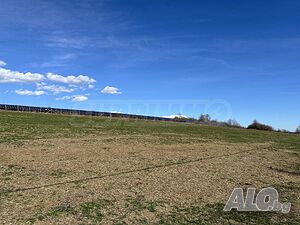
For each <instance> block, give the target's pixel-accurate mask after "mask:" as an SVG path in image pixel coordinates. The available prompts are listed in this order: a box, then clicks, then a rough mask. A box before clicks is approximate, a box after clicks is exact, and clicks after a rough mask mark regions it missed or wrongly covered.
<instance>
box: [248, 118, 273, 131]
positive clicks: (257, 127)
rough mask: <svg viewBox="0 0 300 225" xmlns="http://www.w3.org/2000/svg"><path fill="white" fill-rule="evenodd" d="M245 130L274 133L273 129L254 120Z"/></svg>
mask: <svg viewBox="0 0 300 225" xmlns="http://www.w3.org/2000/svg"><path fill="white" fill-rule="evenodd" d="M247 129H255V130H265V131H274V129H273V127H271V126H269V125H266V124H263V123H259V122H257V121H256V120H254V121H253V123H252V124H250V125H249V126H248V127H247Z"/></svg>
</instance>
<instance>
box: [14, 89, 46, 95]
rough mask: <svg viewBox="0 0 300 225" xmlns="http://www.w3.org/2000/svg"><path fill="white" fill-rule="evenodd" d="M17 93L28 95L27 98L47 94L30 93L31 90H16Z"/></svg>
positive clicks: (41, 92) (39, 92)
mask: <svg viewBox="0 0 300 225" xmlns="http://www.w3.org/2000/svg"><path fill="white" fill-rule="evenodd" d="M16 93H17V94H18V95H27V96H30V95H35V96H40V95H44V94H46V92H44V91H29V90H16Z"/></svg>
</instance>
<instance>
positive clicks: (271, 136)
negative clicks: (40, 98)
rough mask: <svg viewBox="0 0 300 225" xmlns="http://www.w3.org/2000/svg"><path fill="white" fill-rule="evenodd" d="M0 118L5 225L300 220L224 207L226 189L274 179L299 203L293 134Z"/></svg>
mask: <svg viewBox="0 0 300 225" xmlns="http://www.w3.org/2000/svg"><path fill="white" fill-rule="evenodd" d="M210 123H213V121H212V120H210ZM0 124H1V125H0V140H1V141H0V142H1V143H0V155H1V156H2V157H1V160H0V181H1V182H0V203H1V204H0V213H1V215H3V217H2V218H1V219H0V221H1V223H3V224H10V223H12V224H25V223H29V224H30V223H31V224H39V223H43V224H48V223H52V224H66V223H69V224H206V225H212V224H244V225H246V224H253V225H254V224H273V225H279V224H297V223H298V222H299V216H298V215H297V214H296V213H295V212H293V214H289V215H280V216H278V215H277V214H274V213H267V214H261V213H238V212H235V211H233V212H230V213H224V212H223V211H222V207H223V205H224V203H225V202H226V200H227V198H228V196H229V195H230V193H231V191H232V187H235V186H241V187H247V186H248V185H249V184H251V185H253V186H255V187H262V186H266V185H273V184H277V186H276V187H277V188H278V189H279V190H281V193H282V196H283V197H285V198H286V200H289V201H290V200H291V201H292V200H293V201H294V205H295V207H297V206H298V207H299V205H300V204H299V198H298V197H297V196H299V190H298V188H297V187H299V182H298V181H297V176H298V174H299V165H300V164H299V152H300V138H299V135H296V134H291V133H282V132H267V131H260V130H252V129H236V128H235V127H234V126H235V125H237V124H236V123H235V121H228V124H229V125H230V126H233V127H230V126H225V125H224V126H219V125H218V126H208V125H206V124H191V123H174V122H157V121H156V122H155V121H144V120H129V119H120V118H102V117H84V116H64V115H52V114H50V115H47V114H37V113H18V112H0ZM240 159H242V160H240ZM270 174H271V176H270ZM273 174H275V175H273ZM224 178H226V179H224ZM291 182H293V183H291ZM107 199H109V200H107ZM208 202H210V203H208ZM16 205H17V206H18V207H15V206H16ZM29 205H30V207H28V206H29ZM295 209H298V208H295ZM266 215H267V216H266Z"/></svg>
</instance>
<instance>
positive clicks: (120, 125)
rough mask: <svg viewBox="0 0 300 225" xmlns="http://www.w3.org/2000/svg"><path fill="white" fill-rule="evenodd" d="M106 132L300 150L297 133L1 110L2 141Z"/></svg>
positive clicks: (173, 141)
mask: <svg viewBox="0 0 300 225" xmlns="http://www.w3.org/2000/svg"><path fill="white" fill-rule="evenodd" d="M103 134H108V135H109V134H112V135H113V134H120V135H128V137H129V138H132V137H134V135H148V136H149V135H150V136H154V137H156V139H157V141H156V142H155V143H157V144H176V143H195V142H200V141H210V140H213V141H225V142H231V143H265V142H271V143H273V147H274V148H283V149H288V150H295V151H300V135H297V134H288V133H277V132H267V131H257V130H247V129H237V128H227V127H213V126H203V125H198V124H187V123H174V122H157V121H145V120H134V119H120V118H107V117H88V116H71V115H55V114H42V113H23V112H22V113H21V112H8V111H1V112H0V143H10V144H16V145H18V144H22V141H25V140H33V139H45V138H46V139H47V138H58V137H63V138H69V137H70V138H71V137H85V136H88V135H103ZM111 141H115V140H111ZM143 141H144V140H143ZM148 141H150V140H148Z"/></svg>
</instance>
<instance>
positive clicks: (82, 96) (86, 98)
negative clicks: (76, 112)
mask: <svg viewBox="0 0 300 225" xmlns="http://www.w3.org/2000/svg"><path fill="white" fill-rule="evenodd" d="M86 100H88V97H86V96H84V95H79V96H75V97H74V98H72V102H84V101H86Z"/></svg>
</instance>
